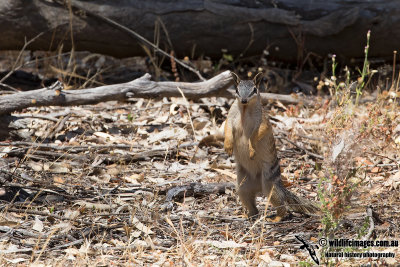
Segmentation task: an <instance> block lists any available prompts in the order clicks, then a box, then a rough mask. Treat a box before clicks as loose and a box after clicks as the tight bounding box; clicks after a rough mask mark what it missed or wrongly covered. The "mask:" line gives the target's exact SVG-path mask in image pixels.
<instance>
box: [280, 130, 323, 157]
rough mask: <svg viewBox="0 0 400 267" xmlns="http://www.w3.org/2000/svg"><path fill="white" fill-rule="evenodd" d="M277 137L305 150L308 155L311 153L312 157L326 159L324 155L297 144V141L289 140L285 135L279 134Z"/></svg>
mask: <svg viewBox="0 0 400 267" xmlns="http://www.w3.org/2000/svg"><path fill="white" fill-rule="evenodd" d="M276 138H279V139H283V140H285V141H287V142H288V143H290V144H292V145H294V146H295V147H297V148H298V149H300V150H302V151H304V152H305V153H306V154H307V155H309V156H312V157H314V158H317V159H324V157H323V156H321V155H318V154H315V153H313V152H310V151H309V150H308V149H306V148H304V147H302V146H299V145H298V144H296V143H295V142H293V141H291V140H289V139H288V138H286V137H285V136H277V137H276Z"/></svg>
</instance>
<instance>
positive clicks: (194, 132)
mask: <svg viewBox="0 0 400 267" xmlns="http://www.w3.org/2000/svg"><path fill="white" fill-rule="evenodd" d="M176 88H178V91H179V93H181V95H182V98H183V99H184V100H185V102H186V110H187V113H188V116H189V120H190V125H191V126H192V130H193V136H194V140H195V141H197V137H196V131H195V129H194V125H193V120H192V116H191V115H190V105H189V101H187V99H186V97H185V94H184V93H183V92H182V90H181V88H179V86H177V87H176Z"/></svg>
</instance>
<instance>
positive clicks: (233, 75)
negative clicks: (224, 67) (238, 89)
mask: <svg viewBox="0 0 400 267" xmlns="http://www.w3.org/2000/svg"><path fill="white" fill-rule="evenodd" d="M231 76H232V79H233V81H234V82H235V85H236V86H238V85H239V83H240V78H239V76H237V75H236V73H234V72H233V71H231Z"/></svg>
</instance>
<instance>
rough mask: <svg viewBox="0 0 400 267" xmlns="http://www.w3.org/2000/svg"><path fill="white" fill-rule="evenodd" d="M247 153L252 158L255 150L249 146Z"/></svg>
mask: <svg viewBox="0 0 400 267" xmlns="http://www.w3.org/2000/svg"><path fill="white" fill-rule="evenodd" d="M249 155H250V159H254V157H255V156H256V151H255V150H254V148H252V147H251V146H249Z"/></svg>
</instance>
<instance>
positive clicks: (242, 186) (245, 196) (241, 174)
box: [236, 164, 261, 217]
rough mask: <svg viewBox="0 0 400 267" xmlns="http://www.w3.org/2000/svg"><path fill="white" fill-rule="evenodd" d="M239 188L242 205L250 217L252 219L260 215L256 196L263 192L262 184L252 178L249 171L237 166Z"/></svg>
mask: <svg viewBox="0 0 400 267" xmlns="http://www.w3.org/2000/svg"><path fill="white" fill-rule="evenodd" d="M236 171H237V188H238V195H239V198H240V201H241V202H242V205H243V206H244V207H245V208H246V209H247V211H248V216H249V217H252V216H255V215H257V214H258V209H257V205H256V195H257V193H259V192H260V191H261V183H260V181H259V180H258V181H257V180H255V179H254V177H251V176H250V175H249V174H248V173H247V171H246V170H245V169H244V168H243V167H242V166H240V164H237V170H236Z"/></svg>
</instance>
